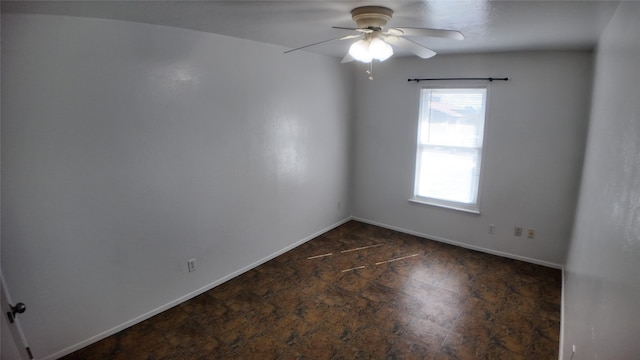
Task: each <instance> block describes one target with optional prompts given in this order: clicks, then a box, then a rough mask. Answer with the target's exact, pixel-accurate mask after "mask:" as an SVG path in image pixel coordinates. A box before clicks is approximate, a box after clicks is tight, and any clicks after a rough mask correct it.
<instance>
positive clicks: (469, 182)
mask: <svg viewBox="0 0 640 360" xmlns="http://www.w3.org/2000/svg"><path fill="white" fill-rule="evenodd" d="M486 100H487V89H486V88H467V89H440V88H438V89H435V88H429V89H422V90H421V91H420V119H419V123H418V146H417V155H416V173H415V183H414V192H413V197H412V198H411V201H415V202H420V203H426V204H431V205H437V206H443V207H448V208H453V209H458V210H465V211H470V212H479V206H478V187H479V182H480V164H481V160H482V137H483V133H484V118H485V104H486Z"/></svg>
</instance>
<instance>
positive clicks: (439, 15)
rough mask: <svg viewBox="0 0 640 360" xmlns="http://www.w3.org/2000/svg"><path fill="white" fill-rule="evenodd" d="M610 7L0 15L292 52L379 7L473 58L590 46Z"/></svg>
mask: <svg viewBox="0 0 640 360" xmlns="http://www.w3.org/2000/svg"><path fill="white" fill-rule="evenodd" d="M617 4H618V2H617V1H580V0H573V1H486V0H437V1H366V2H365V1H313V0H307V1H271V0H263V1H242V0H236V1H37V2H33V1H3V2H2V12H3V13H34V14H56V15H69V16H82V17H93V18H103V19H115V20H127V21H135V22H142V23H148V24H156V25H166V26H175V27H181V28H187V29H194V30H201V31H206V32H211V33H217V34H223V35H229V36H234V37H238V38H244V39H249V40H255V41H260V42H266V43H271V44H275V45H280V46H283V47H286V48H296V47H299V46H302V45H306V44H309V43H314V42H318V41H322V40H326V39H331V38H337V37H340V36H343V35H349V34H351V33H352V32H349V31H345V30H336V29H332V28H331V26H353V25H354V23H353V21H352V20H351V15H350V11H351V9H353V8H355V7H358V6H364V5H381V6H386V7H389V8H391V9H392V10H393V11H394V15H393V18H392V19H391V21H390V22H389V26H391V27H394V26H399V27H403V26H404V27H430V28H443V29H456V30H459V31H461V32H463V33H464V35H465V37H466V38H465V40H463V41H452V40H441V39H420V40H418V41H419V42H420V43H422V44H424V45H426V46H428V47H430V48H431V49H433V50H435V51H436V52H438V53H478V52H496V51H517V50H557V49H569V50H573V49H576V50H582V49H591V48H593V47H594V46H595V44H596V42H597V40H598V38H599V36H600V34H601V32H602V30H603V29H604V28H605V26H606V24H607V22H608V21H609V19H610V18H611V16H612V14H613V12H614V11H615V9H616V7H617ZM352 41H353V40H352ZM352 41H333V42H329V43H325V44H321V45H318V46H314V47H311V48H308V49H305V50H304V51H310V52H314V53H318V54H324V55H330V56H335V57H340V58H341V57H342V56H344V54H345V53H346V51H347V49H348V47H349V44H350V42H352ZM399 55H403V54H402V53H400V54H399Z"/></svg>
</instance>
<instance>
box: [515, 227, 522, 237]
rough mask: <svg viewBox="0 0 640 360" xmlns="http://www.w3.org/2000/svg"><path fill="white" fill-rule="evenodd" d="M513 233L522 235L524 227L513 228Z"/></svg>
mask: <svg viewBox="0 0 640 360" xmlns="http://www.w3.org/2000/svg"><path fill="white" fill-rule="evenodd" d="M513 235H515V236H522V227H521V226H516V228H515V229H513Z"/></svg>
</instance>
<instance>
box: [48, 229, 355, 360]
mask: <svg viewBox="0 0 640 360" xmlns="http://www.w3.org/2000/svg"><path fill="white" fill-rule="evenodd" d="M349 220H351V217H347V218H345V219H342V220H340V221H338V222H336V223H334V224H333V225H329V226H328V227H326V228H324V229H322V230H320V231H317V232H315V233H313V234H311V235H309V236H307V237H305V238H304V239H302V240H299V241H297V242H295V243H293V244H291V245H289V246H287V247H285V248H283V249H280V250H278V251H276V252H274V253H273V254H271V255H269V256H267V257H264V258H262V259H260V260H258V261H256V262H254V263H253V264H250V265H247V266H245V267H243V268H241V269H239V270H237V271H234V272H232V273H230V274H228V275H226V276H224V277H222V278H220V279H217V280H215V281H214V282H212V283H210V284H207V285H205V286H203V287H201V288H199V289H197V290H195V291H192V292H190V293H188V294H186V295H184V296H181V297H179V298H177V299H175V300H173V301H171V302H169V303H167V304H164V305H162V306H160V307H158V308H155V309H153V310H151V311H149V312H147V313H145V314H142V315H140V316H138V317H135V318H133V319H131V320H129V321H127V322H125V323H123V324H121V325H118V326H116V327H114V328H111V329H109V330H107V331H104V332H102V333H100V334H98V335H95V336H92V337H90V338H88V339H86V340H84V341H81V342H79V343H77V344H75V345H72V346H69V347H67V348H65V349H63V350H61V351H58V352H56V353H55V354H51V355H48V356H46V357H44V358H42V359H43V360H54V359H58V358H60V357H62V356H65V355H68V354H71V353H72V352H74V351H77V350H80V349H82V348H84V347H86V346H89V345H91V344H93V343H95V342H98V341H100V340H102V339H104V338H107V337H109V336H111V335H113V334H116V333H118V332H120V331H122V330H124V329H126V328H128V327H131V326H133V325H135V324H137V323H140V322H142V321H144V320H147V319H149V318H151V317H153V316H155V315H158V314H160V313H161V312H163V311H166V310H169V309H171V308H172V307H174V306H176V305H180V304H181V303H183V302H185V301H187V300H189V299H192V298H194V297H196V296H198V295H200V294H202V293H205V292H207V291H209V290H211V289H213V288H214V287H216V286H218V285H220V284H222V283H224V282H226V281H228V280H231V279H233V278H235V277H236V276H239V275H241V274H244V273H245V272H247V271H249V270H251V269H253V268H256V267H258V266H260V265H262V264H264V263H266V262H267V261H269V260H271V259H273V258H276V257H278V256H280V255H282V254H284V253H286V252H287V251H289V250H291V249H294V248H296V247H298V246H300V245H302V244H304V243H306V242H307V241H309V240H311V239H314V238H316V237H318V236H319V235H322V234H324V233H326V232H327V231H330V230H332V229H335V228H336V227H338V226H340V225H342V224H344V223H346V222H348V221H349Z"/></svg>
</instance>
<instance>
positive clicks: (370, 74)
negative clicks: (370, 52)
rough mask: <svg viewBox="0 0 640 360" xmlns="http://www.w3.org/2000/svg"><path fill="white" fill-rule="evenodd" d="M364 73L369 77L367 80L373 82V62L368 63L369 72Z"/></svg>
mask: <svg viewBox="0 0 640 360" xmlns="http://www.w3.org/2000/svg"><path fill="white" fill-rule="evenodd" d="M366 73H367V75H369V80H373V60H371V61H370V62H369V70H367V71H366Z"/></svg>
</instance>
